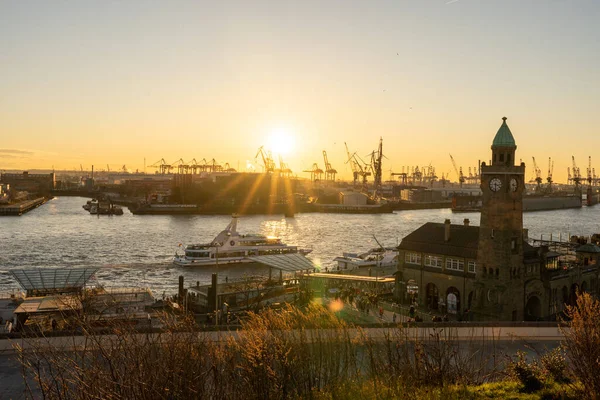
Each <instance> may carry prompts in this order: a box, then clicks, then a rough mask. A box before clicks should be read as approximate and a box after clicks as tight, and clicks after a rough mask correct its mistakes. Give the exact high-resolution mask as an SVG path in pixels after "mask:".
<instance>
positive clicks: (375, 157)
mask: <svg viewBox="0 0 600 400" xmlns="http://www.w3.org/2000/svg"><path fill="white" fill-rule="evenodd" d="M383 157H384V156H383V138H382V137H380V138H379V149H378V150H377V151H376V152H375V151H374V152H372V153H371V168H372V169H373V174H374V184H375V192H377V191H378V190H379V189H380V188H381V164H382V161H383Z"/></svg>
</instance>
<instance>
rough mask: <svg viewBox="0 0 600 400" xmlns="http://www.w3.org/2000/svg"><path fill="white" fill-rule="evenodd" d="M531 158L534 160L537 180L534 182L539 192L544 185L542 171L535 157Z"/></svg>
mask: <svg viewBox="0 0 600 400" xmlns="http://www.w3.org/2000/svg"><path fill="white" fill-rule="evenodd" d="M531 158H532V159H533V171H534V172H535V179H534V180H533V181H534V182H535V183H537V187H536V188H535V190H537V191H539V190H540V189H541V185H542V170H541V169H540V168H539V167H538V165H537V163H536V162H535V157H531ZM549 172H550V171H548V173H549Z"/></svg>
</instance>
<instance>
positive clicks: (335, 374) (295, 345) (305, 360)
mask: <svg viewBox="0 0 600 400" xmlns="http://www.w3.org/2000/svg"><path fill="white" fill-rule="evenodd" d="M163 324H164V326H165V329H164V330H163V332H161V333H154V334H144V333H139V332H137V331H135V330H134V329H132V328H128V327H127V325H115V326H114V327H113V329H112V334H111V335H106V334H103V335H100V334H96V333H94V331H93V330H91V329H89V327H87V326H86V325H85V324H84V322H83V321H82V326H81V330H82V332H83V335H82V336H73V337H72V338H69V340H70V341H72V344H77V351H65V350H64V349H61V348H59V347H57V346H56V345H55V344H56V340H57V339H56V338H54V339H51V340H52V342H45V341H44V340H45V339H44V338H38V339H36V340H37V341H35V340H32V341H30V342H29V346H28V347H27V349H26V350H25V349H21V359H22V363H23V365H24V368H25V370H26V372H27V374H30V375H33V376H34V378H35V379H36V381H37V383H38V385H39V392H41V393H42V395H43V397H45V398H48V399H59V398H60V399H100V398H102V399H188V398H193V399H204V398H207V399H258V398H260V399H294V398H314V397H321V396H322V395H325V397H329V396H330V397H331V398H332V399H336V398H347V395H348V391H349V390H353V391H356V390H357V389H356V388H368V393H371V394H373V395H374V396H375V397H376V398H411V397H414V393H415V392H414V391H413V390H412V389H413V388H414V387H415V386H414V385H423V386H444V385H448V384H463V383H465V384H466V383H478V382H481V381H483V380H485V379H486V377H487V376H489V375H487V374H488V372H487V368H488V366H489V357H490V356H491V353H490V352H489V351H488V352H487V353H486V352H484V351H482V348H485V347H486V346H488V343H490V340H489V339H488V340H482V341H481V342H477V343H475V342H474V341H471V342H469V341H468V340H467V341H465V340H464V338H463V340H461V341H458V340H456V339H457V337H456V334H451V333H448V332H450V331H449V330H436V329H434V330H431V331H429V332H430V334H428V335H427V337H408V335H409V334H408V331H407V330H404V329H403V328H401V327H399V328H396V327H394V328H390V329H387V328H381V329H382V330H380V331H377V332H382V331H383V332H385V334H384V335H383V336H379V337H377V338H375V337H373V336H372V333H373V331H369V330H361V329H359V328H356V327H354V326H351V325H347V324H346V323H344V322H343V321H340V320H339V319H338V318H337V316H336V315H335V314H334V313H332V312H330V311H328V310H327V309H325V308H323V307H321V306H315V305H311V306H308V307H307V308H306V309H303V310H301V309H298V308H295V307H293V306H287V307H285V308H284V309H282V310H265V311H263V312H261V313H257V314H254V313H250V315H249V317H248V319H247V320H246V321H245V322H244V323H243V327H242V329H241V330H239V331H236V332H197V328H198V327H197V326H195V324H194V322H193V321H192V320H191V319H190V320H185V319H184V320H182V321H181V320H180V321H173V320H172V319H168V318H165V319H164V322H163ZM40 340H41V341H40ZM492 342H493V341H492ZM365 390H366V389H365ZM30 393H31V396H32V397H33V392H30ZM354 394H355V398H360V397H361V396H362V394H361V393H354ZM364 394H365V396H367V397H372V396H371V395H370V394H367V393H364Z"/></svg>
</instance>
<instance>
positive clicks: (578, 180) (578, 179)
mask: <svg viewBox="0 0 600 400" xmlns="http://www.w3.org/2000/svg"><path fill="white" fill-rule="evenodd" d="M571 159H572V160H573V183H574V184H575V189H579V185H580V184H581V173H580V172H579V167H577V164H576V163H575V156H571Z"/></svg>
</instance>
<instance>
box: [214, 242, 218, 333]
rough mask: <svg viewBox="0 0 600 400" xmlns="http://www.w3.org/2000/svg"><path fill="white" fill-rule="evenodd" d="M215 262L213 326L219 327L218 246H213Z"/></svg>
mask: <svg viewBox="0 0 600 400" xmlns="http://www.w3.org/2000/svg"><path fill="white" fill-rule="evenodd" d="M215 250H216V252H215V261H216V264H215V266H216V272H215V275H217V279H215V325H219V245H218V244H216V245H215Z"/></svg>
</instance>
